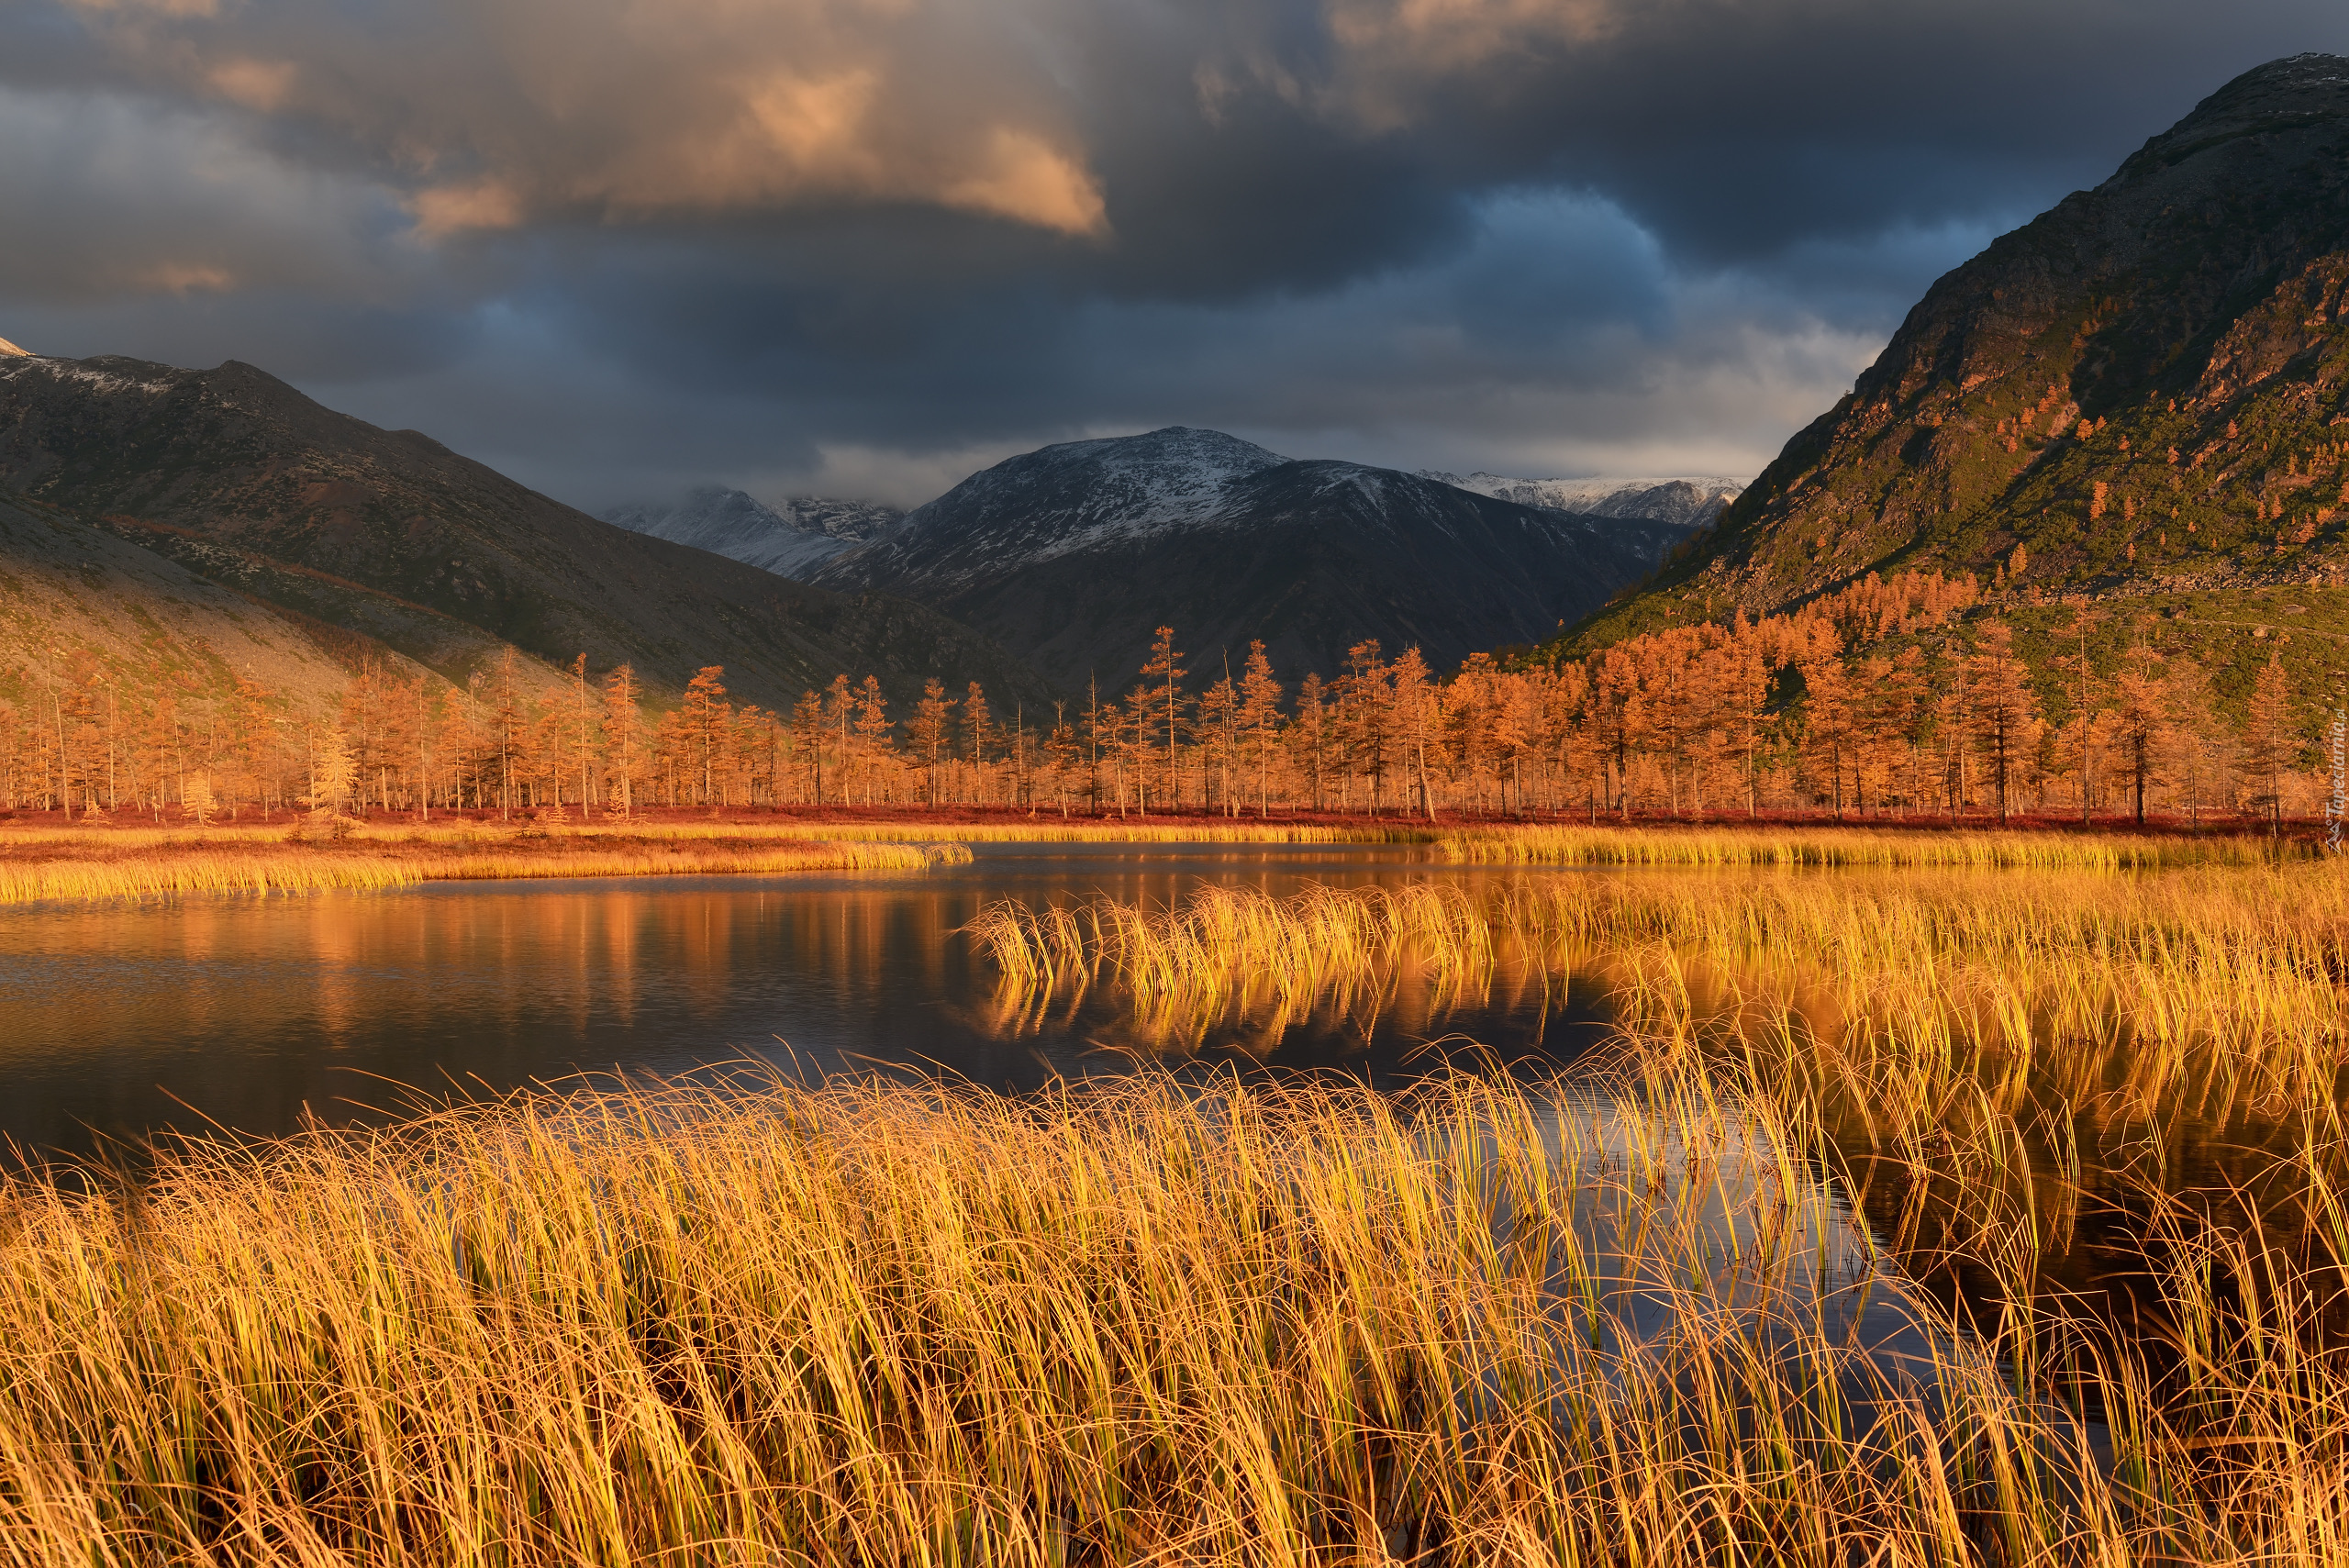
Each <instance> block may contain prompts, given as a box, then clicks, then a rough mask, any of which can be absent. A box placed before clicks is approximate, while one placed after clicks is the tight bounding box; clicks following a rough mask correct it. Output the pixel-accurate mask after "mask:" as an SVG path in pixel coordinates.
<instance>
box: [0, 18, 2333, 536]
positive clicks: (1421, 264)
mask: <svg viewBox="0 0 2349 1568" xmlns="http://www.w3.org/2000/svg"><path fill="white" fill-rule="evenodd" d="M2305 49H2332V50H2349V14H2344V13H2343V11H2342V10H2341V7H2340V6H2339V5H2338V0H2243V3H2242V4H2239V5H2236V6H2226V7H2213V6H2208V5H2206V4H2201V3H2199V0H2143V3H2142V4H2138V5H2134V6H2130V7H2128V8H2126V10H2125V12H2124V11H2122V10H2120V9H2116V8H2115V7H2113V6H2110V3H2109V0H2028V3H2026V0H1964V3H1961V0H1920V3H1917V4H1910V5H1901V6H1884V5H1881V4H1876V3H1872V0H1637V3H1634V0H403V3H402V4H399V5H396V6H386V5H384V4H381V0H218V3H217V4H214V3H211V0H18V3H17V4H16V5H13V6H0V211H4V212H6V213H7V214H8V215H9V220H10V243H9V244H8V245H7V246H6V247H0V333H5V335H6V336H7V337H10V338H13V339H17V341H20V342H25V343H28V344H31V345H33V346H36V347H40V348H44V349H48V350H52V351H61V352H95V351H113V352H130V353H138V354H145V355H148V356H150V357H154V358H159V359H168V360H177V361H182V362H199V363H213V362H217V361H218V360H220V359H224V358H228V357H236V358H241V359H246V360H250V361H255V362H257V363H261V364H262V365H264V366H265V367H267V368H270V369H273V370H276V371H278V372H280V373H284V374H286V375H288V376H290V377H292V378H294V379H295V380H296V381H298V382H299V383H300V384H302V385H304V386H305V387H306V389H308V390H311V391H313V392H314V393H315V394H317V395H320V396H321V397H323V398H324V399H326V400H327V401H328V402H329V403H332V404H334V405H336V406H342V407H347V408H350V409H351V410H352V411H353V412H356V413H359V414H361V415H362V417H368V418H371V419H373V420H375V421H376V422H378V423H384V424H389V425H412V426H417V427H418V428H426V429H429V431H431V433H433V434H435V435H436V436H439V437H440V438H441V439H445V440H447V441H449V442H450V443H451V445H453V446H456V447H457V448H459V449H460V450H465V451H468V452H471V453H473V455H476V456H479V457H482V458H484V460H485V461H489V462H494V463H495V464H497V465H498V466H501V467H505V468H507V469H509V470H511V471H512V472H515V473H517V474H518V476H519V477H523V478H525V479H526V480H528V481H529V482H530V483H533V484H540V485H541V486H542V487H545V488H548V489H550V490H551V491H553V492H554V493H556V494H558V495H563V496H564V497H565V498H567V499H572V500H575V501H580V502H584V503H587V504H591V505H600V504H602V503H604V502H606V501H608V500H617V499H622V498H626V497H627V496H629V495H641V494H647V493H649V492H650V491H651V490H653V489H657V488H658V487H662V486H671V485H681V484H685V483H688V482H693V481H699V480H712V479H715V480H726V481H730V482H734V483H740V484H744V485H745V486H746V487H751V488H753V489H755V490H757V491H758V492H759V493H761V494H766V495H781V494H785V493H789V492H790V491H792V490H794V489H804V488H810V487H838V488H849V489H854V490H857V491H861V492H863V493H864V494H867V495H874V496H877V497H880V498H885V499H890V500H895V501H898V502H901V503H902V502H907V501H912V500H918V499H921V498H923V497H924V495H925V494H926V493H928V492H929V491H930V490H931V489H933V488H942V487H943V484H944V483H945V482H946V481H948V480H950V479H952V478H953V477H957V476H958V473H957V471H958V467H959V465H963V464H966V463H967V464H970V465H973V466H977V465H979V464H981V463H982V462H985V461H992V460H993V459H994V458H996V457H999V456H1002V455H1005V454H1006V453H1008V452H1010V451H1014V450H1022V449H1023V448H1025V447H1028V446H1032V445H1035V444H1038V443H1040V442H1042V441H1046V440H1052V439H1069V438H1072V437H1076V436H1083V435H1088V434H1097V433H1108V432H1112V431H1117V430H1127V429H1136V428H1149V427H1150V426H1152V425H1156V424H1165V423H1176V422H1180V423H1186V424H1199V425H1214V426H1220V427H1223V428H1231V429H1234V430H1235V431H1236V432H1238V433H1241V434H1244V435H1248V436H1250V437H1252V438H1253V439H1261V440H1263V441H1264V442H1265V444H1267V445H1270V446H1273V447H1275V449H1276V450H1284V451H1288V452H1291V453H1293V454H1296V455H1321V454H1329V455H1342V456H1351V457H1356V458H1363V459H1367V460H1373V461H1382V462H1394V463H1397V464H1399V465H1402V466H1407V467H1416V466H1422V465H1425V466H1442V467H1453V468H1462V467H1477V466H1483V467H1488V468H1496V469H1507V468H1512V467H1514V468H1519V469H1533V468H1540V469H1546V470H1549V471H1552V472H1574V471H1583V472H1589V471H1592V470H1598V469H1607V470H1615V471H1621V470H1624V469H1644V470H1650V471H1653V470H1656V469H1664V468H1672V467H1688V468H1697V469H1702V470H1716V471H1728V472H1736V471H1741V470H1745V469H1751V468H1753V467H1756V466H1758V465H1759V463H1760V462H1762V461H1763V460H1764V459H1765V458H1766V457H1767V456H1768V455H1770V453H1771V452H1772V451H1773V450H1775V449H1776V446H1777V445H1778V444H1779V443H1780V442H1781V441H1782V440H1783V439H1785V437H1786V435H1787V433H1789V432H1790V431H1791V430H1793V429H1794V428H1798V427H1799V426H1800V425H1801V424H1803V423H1805V422H1806V421H1807V420H1808V419H1809V417H1811V416H1813V415H1814V414H1816V413H1817V412H1818V411H1819V410H1820V408H1821V407H1823V406H1825V405H1826V403H1827V402H1829V401H1831V399H1832V398H1833V397H1834V396H1835V395H1838V394H1840V393H1841V392H1842V390H1843V389H1844V387H1846V386H1848V384H1850V380H1851V376H1852V374H1853V373H1854V371H1855V370H1856V369H1857V368H1858V367H1859V366H1860V365H1862V364H1864V363H1865V361H1867V360H1868V358H1869V357H1870V356H1871V355H1872V354H1873V353H1874V352H1875V350H1876V348H1877V347H1878V346H1879V345H1880V344H1881V343H1882V342H1883V340H1884V339H1885V337H1886V336H1887V334H1888V333H1889V332H1890V331H1891V329H1892V328H1894V326H1896V325H1897V324H1898V320H1899V318H1900V317H1901V315H1902V313H1903V312H1904V311H1905V310H1906V309H1907V308H1908V306H1909V304H1910V303H1911V302H1913V301H1914V300H1915V299H1916V298H1917V297H1918V295H1920V294H1921V293H1922V291H1923V289H1924V288H1925V286H1926V285H1927V284H1929V283H1930V282H1931V281H1932V278H1933V277H1934V276H1935V275H1936V274H1937V273H1939V272H1942V271H1943V270H1945V269H1947V268H1948V267H1950V266H1952V265H1954V264H1956V263H1957V262H1958V261H1962V260H1963V259H1964V258H1965V256H1966V255H1968V254H1970V253H1971V252H1972V251H1974V250H1976V249H1978V248H1979V247H1980V246H1981V245H1982V244H1983V243H1984V242H1986V241H1987V239H1988V238H1989V237H1990V236H1992V235H1994V234H1996V233H1997V232H1999V231H2000V230H2001V229H2003V228H2007V227H2010V226H2011V225H2012V224H2014V223H2016V222H2019V221H2021V220H2022V219H2024V218H2027V217H2029V216H2031V215H2032V213H2034V212H2037V211H2039V210H2042V209H2043V208H2044V207H2045V206H2049V205H2051V204H2052V203H2053V202H2054V200H2055V199H2057V198H2059V197H2060V196H2061V195H2064V194H2065V192H2066V191H2068V190H2071V189H2073V188H2076V187H2077V186H2080V185H2084V184H2088V183H2094V182H2096V181H2098V180H2100V179H2101V178H2103V177H2104V176H2105V175H2106V174H2107V173H2109V172H2110V171H2111V169H2112V168H2113V167H2114V166H2115V165H2116V164H2117V163H2118V162H2119V161H2120V160H2121V158H2122V157H2123V156H2125V155H2126V154H2127V153H2128V152H2129V151H2131V150H2133V149H2134V148H2135V147H2136V146H2137V145H2138V144H2139V143H2141V142H2142V141H2143V139H2145V138H2146V137H2148V136H2150V135H2152V134H2154V132H2156V131H2158V130H2160V129H2162V128H2165V126H2167V125H2168V124H2169V123H2170V122H2172V121H2173V120H2175V119H2176V117H2178V116H2179V115H2181V114H2183V113H2184V112H2186V110H2187V109H2188V108H2189V107H2190V106H2192V105H2193V103H2194V102H2195V101H2196V100H2198V99H2199V98H2200V97H2201V96H2203V95H2206V94H2208V93H2209V92H2210V91H2211V90H2213V89H2214V88H2216V87H2217V86H2218V85H2219V84H2220V83H2221V82H2222V81H2224V80H2225V79H2226V78H2227V77H2228V76H2230V75H2232V74H2233V73H2234V72H2237V71H2240V70H2242V69H2244V68H2246V67H2248V66H2250V65H2253V64H2254V63H2257V62H2258V61H2261V60H2264V59H2268V58H2272V57H2274V56H2277V55H2280V54H2285V53H2290V52H2295V51H2298V50H2305Z"/></svg>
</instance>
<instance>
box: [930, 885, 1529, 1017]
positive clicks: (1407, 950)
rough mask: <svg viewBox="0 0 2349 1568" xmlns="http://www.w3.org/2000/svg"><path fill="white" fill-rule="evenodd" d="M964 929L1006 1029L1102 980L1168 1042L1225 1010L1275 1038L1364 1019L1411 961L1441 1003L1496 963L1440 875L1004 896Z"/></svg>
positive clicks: (1476, 912)
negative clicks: (1330, 883) (1175, 892)
mask: <svg viewBox="0 0 2349 1568" xmlns="http://www.w3.org/2000/svg"><path fill="white" fill-rule="evenodd" d="M969 929H970V931H971V933H972V935H973V937H974V940H976V941H977V943H978V944H979V946H980V947H981V949H982V950H983V951H985V952H986V953H987V954H988V955H989V956H990V957H991V958H992V960H993V961H994V962H995V964H996V968H997V969H998V971H999V972H1000V973H1001V974H1002V977H1003V980H1004V989H1005V991H1006V993H1008V997H1009V998H1010V999H1011V1005H1010V1006H1009V1007H1008V1014H1007V1017H1008V1023H1009V1026H1010V1027H1011V1028H1014V1029H1017V1028H1019V1027H1020V1025H1021V1023H1022V1022H1023V1021H1024V1016H1026V1015H1031V1014H1035V1013H1039V1012H1041V1010H1042V1009H1044V1008H1046V1007H1049V1006H1052V1004H1053V1003H1055V1002H1058V1003H1061V1004H1063V1005H1064V1006H1069V1007H1074V1006H1076V1005H1077V1004H1078V1003H1080V1002H1081V1001H1082V1000H1083V998H1084V995H1085V992H1086V991H1087V989H1089V988H1090V987H1091V986H1092V985H1094V984H1108V985H1110V986H1112V987H1114V988H1115V989H1116V990H1117V991H1118V992H1119V993H1120V994H1122V995H1124V996H1126V997H1128V998H1130V1001H1131V1003H1132V1006H1133V1010H1134V1013H1135V1015H1136V1018H1137V1024H1138V1027H1137V1029H1136V1031H1135V1033H1136V1036H1137V1038H1141V1039H1146V1040H1152V1041H1153V1042H1155V1043H1160V1044H1165V1045H1173V1046H1176V1047H1183V1046H1186V1045H1191V1044H1196V1043H1197V1041H1198V1040H1199V1039H1200V1038H1201V1037H1202V1036H1203V1035H1204V1034H1205V1033H1206V1032H1207V1031H1208V1029H1212V1028H1214V1027H1216V1026H1217V1025H1219V1024H1222V1023H1225V1022H1227V1021H1230V1020H1232V1019H1234V1018H1243V1019H1248V1020H1249V1021H1251V1022H1252V1023H1253V1024H1254V1025H1255V1026H1256V1029H1257V1030H1258V1032H1260V1033H1262V1034H1264V1035H1265V1036H1268V1037H1269V1038H1272V1039H1275V1040H1276V1039H1277V1038H1278V1037H1279V1035H1280V1033H1281V1032H1282V1031H1283V1030H1285V1029H1287V1028H1288V1027H1289V1026H1290V1025H1291V1024H1293V1023H1295V1022H1297V1021H1298V1020H1299V1019H1301V1018H1305V1017H1307V1016H1308V1015H1309V1014H1312V1013H1315V1012H1318V1011H1321V1010H1324V1009H1327V1010H1329V1011H1330V1012H1333V1013H1335V1014H1338V1015H1341V1016H1344V1017H1347V1018H1352V1019H1353V1020H1355V1021H1356V1022H1357V1023H1358V1024H1360V1025H1362V1026H1363V1027H1368V1026H1370V1025H1372V1024H1374V1023H1375V1021H1376V1019H1377V1018H1378V1016H1379V1014H1380V1012H1381V1011H1382V1010H1383V1009H1384V1008H1385V1007H1386V1006H1389V1005H1391V1004H1392V1003H1393V1001H1394V1000H1395V997H1396V992H1397V987H1398V984H1399V982H1400V980H1401V979H1402V976H1403V973H1404V971H1405V970H1406V969H1407V968H1408V969H1409V970H1410V971H1411V978H1413V979H1415V980H1418V981H1419V982H1421V983H1422V984H1424V985H1425V986H1427V987H1429V988H1431V991H1432V995H1431V996H1428V997H1422V998H1421V999H1420V1000H1421V1010H1422V1011H1423V1012H1424V1011H1425V1010H1426V1009H1427V1008H1428V1007H1429V1006H1433V1007H1434V1008H1436V1009H1438V1010H1440V1009H1441V1008H1442V1007H1443V1006H1448V1005H1450V1004H1451V1003H1453V1001H1455V1000H1456V999H1457V994H1458V992H1459V991H1460V990H1461V988H1462V987H1463V986H1468V985H1474V986H1478V987H1481V986H1482V985H1483V984H1484V983H1485V981H1486V979H1487V977H1488V975H1489V973H1490V971H1491V968H1492V952H1491V943H1490V939H1489V936H1488V932H1487V928H1486V922H1485V919H1484V917H1483V913H1482V911H1481V910H1480V909H1479V908H1478V907H1477V906H1476V905H1475V901H1474V900H1472V899H1471V898H1470V897H1469V896H1468V895H1466V894H1465V893H1464V892H1462V891H1461V890H1460V889H1458V888H1456V887H1453V886H1452V885H1450V884H1442V883H1414V884H1408V885H1407V886H1404V887H1401V888H1397V889H1395V890H1393V891H1389V890H1386V889H1384V888H1376V887H1371V888H1361V889H1355V890H1352V891H1346V892H1338V891H1334V890H1331V889H1328V888H1312V889H1308V891H1307V892H1305V893H1303V894H1300V895H1297V896H1296V897H1293V898H1288V899H1275V898H1274V897H1272V896H1270V895H1266V894H1264V893H1260V892H1257V891H1256V890H1254V889H1252V888H1223V887H1218V886H1214V885H1212V884H1209V885H1205V886H1202V887H1200V888H1199V889H1198V890H1197V892H1196V893H1195V894H1194V895H1192V896H1190V897H1189V898H1187V899H1186V900H1185V902H1184V903H1183V904H1182V906H1180V907H1177V908H1169V909H1163V910H1152V909H1149V908H1147V907H1144V906H1140V905H1134V904H1126V903H1120V902H1119V901H1117V900H1114V899H1108V898H1100V899H1095V900H1092V901H1090V902H1087V903H1084V904H1079V905H1057V904H1054V905H1047V906H1044V907H1043V908H1041V909H1031V908H1030V907H1028V906H1025V905H1022V904H1019V903H1018V902H1016V901H1003V902H998V903H995V904H991V905H989V906H987V907H985V909H983V910H981V911H980V913H979V915H978V917H977V918H976V919H974V921H973V922H972V923H971V926H970V928H969Z"/></svg>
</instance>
